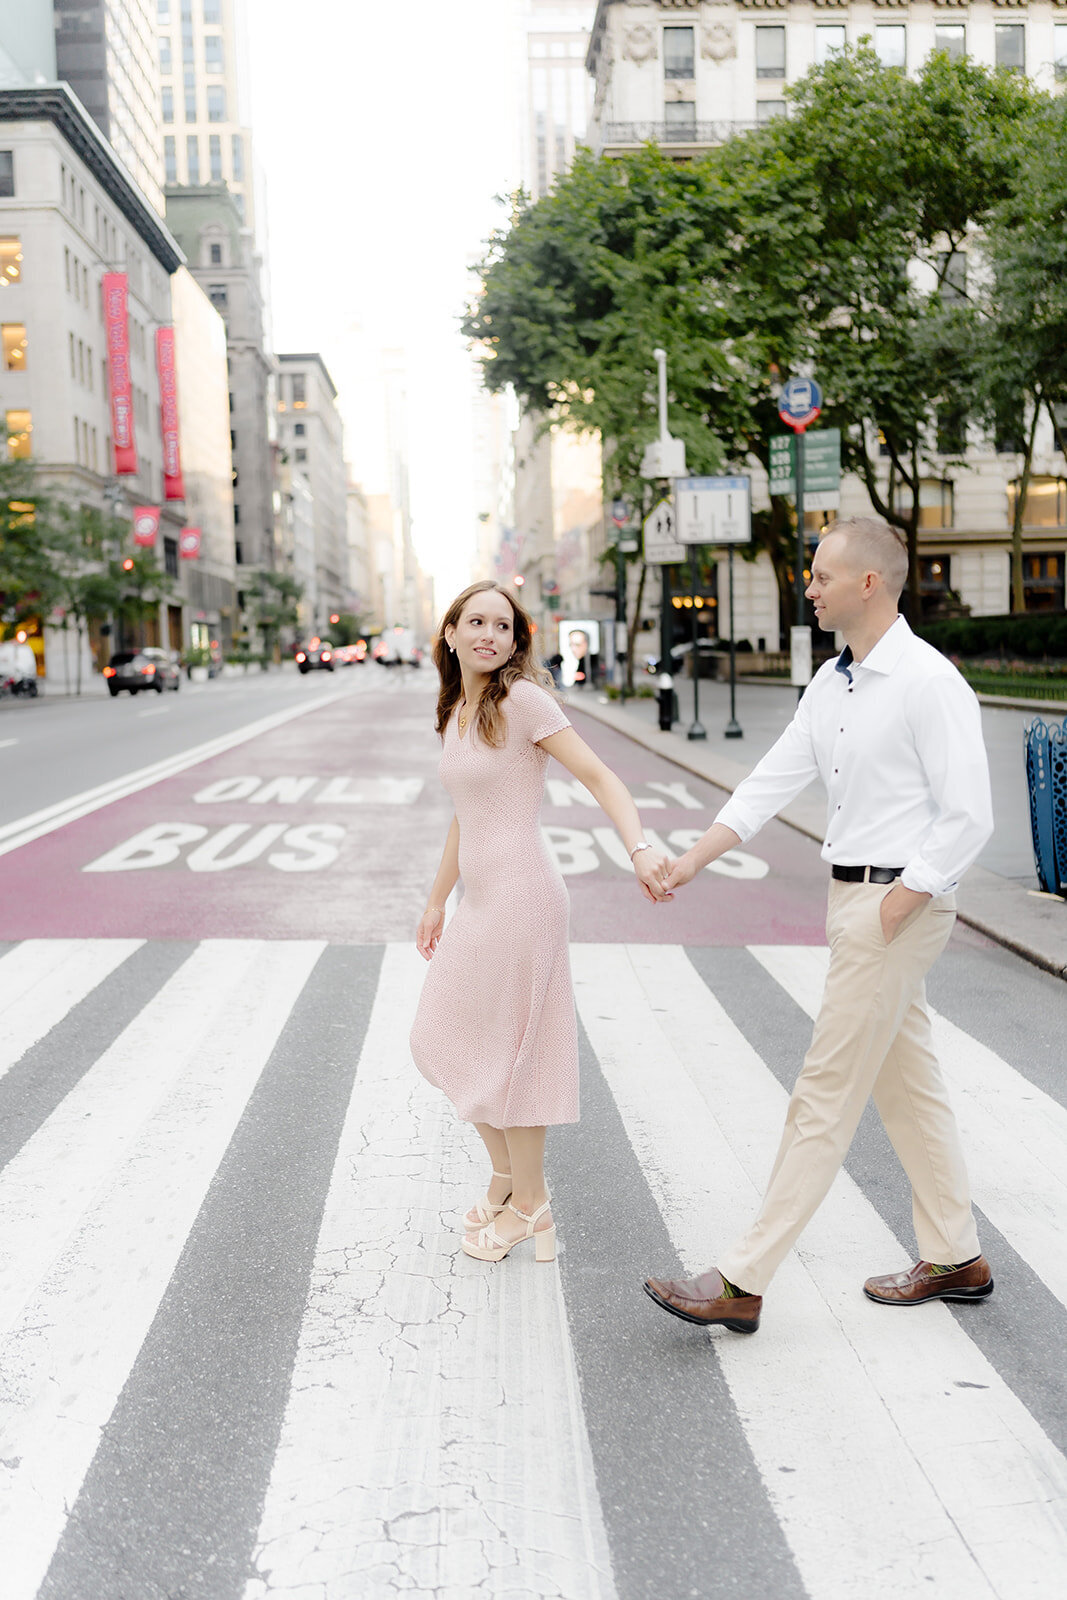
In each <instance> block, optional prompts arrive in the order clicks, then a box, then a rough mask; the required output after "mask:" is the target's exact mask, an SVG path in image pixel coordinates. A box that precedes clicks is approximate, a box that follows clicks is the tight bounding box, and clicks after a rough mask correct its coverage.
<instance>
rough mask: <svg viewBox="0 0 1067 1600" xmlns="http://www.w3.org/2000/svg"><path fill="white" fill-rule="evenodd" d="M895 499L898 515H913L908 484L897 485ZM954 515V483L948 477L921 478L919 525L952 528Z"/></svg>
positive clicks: (894, 507)
mask: <svg viewBox="0 0 1067 1600" xmlns="http://www.w3.org/2000/svg"><path fill="white" fill-rule="evenodd" d="M893 501H894V506H893V509H894V510H895V511H896V514H897V516H901V517H908V516H910V515H911V509H912V498H911V490H910V489H909V488H908V487H907V485H906V484H898V485H897V490H896V493H895V494H894V496H893ZM953 516H954V507H953V500H952V484H951V483H950V482H949V480H948V479H947V478H922V479H920V481H919V527H920V528H951V527H952V525H953Z"/></svg>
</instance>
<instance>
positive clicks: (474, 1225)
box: [463, 1167, 511, 1233]
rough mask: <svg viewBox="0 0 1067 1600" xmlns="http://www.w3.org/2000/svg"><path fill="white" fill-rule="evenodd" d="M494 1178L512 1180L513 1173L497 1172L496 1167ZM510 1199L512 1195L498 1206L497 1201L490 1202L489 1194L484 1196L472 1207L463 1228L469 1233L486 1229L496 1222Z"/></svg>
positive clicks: (464, 1219) (507, 1196) (465, 1218)
mask: <svg viewBox="0 0 1067 1600" xmlns="http://www.w3.org/2000/svg"><path fill="white" fill-rule="evenodd" d="M493 1177H494V1178H510V1177H511V1173H510V1172H497V1170H496V1168H495V1167H494V1168H493ZM510 1199H511V1195H510V1194H507V1195H505V1196H504V1198H503V1200H501V1202H500V1204H499V1205H497V1203H496V1201H495V1200H490V1198H489V1194H488V1192H486V1193H485V1194H483V1196H482V1198H481V1199H480V1200H478V1201H476V1202H475V1204H474V1205H472V1206H471V1208H470V1210H469V1211H468V1212H467V1214H466V1216H465V1217H464V1218H463V1227H464V1229H465V1231H466V1232H467V1233H474V1232H476V1230H477V1229H479V1228H484V1227H486V1225H487V1224H488V1223H490V1222H492V1221H494V1219H495V1218H496V1217H499V1215H500V1213H501V1212H502V1211H503V1209H504V1207H505V1206H506V1205H507V1203H508V1201H509V1200H510ZM472 1217H473V1218H474V1221H473V1222H472V1221H471V1218H472Z"/></svg>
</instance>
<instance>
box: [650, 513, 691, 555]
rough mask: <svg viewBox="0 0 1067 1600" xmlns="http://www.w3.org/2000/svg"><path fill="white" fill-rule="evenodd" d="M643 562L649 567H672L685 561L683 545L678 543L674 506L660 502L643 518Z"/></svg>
mask: <svg viewBox="0 0 1067 1600" xmlns="http://www.w3.org/2000/svg"><path fill="white" fill-rule="evenodd" d="M644 529H645V560H646V561H647V562H648V563H649V565H651V566H657V565H658V566H663V567H672V566H674V565H676V563H677V562H679V561H684V560H685V559H686V551H685V545H684V544H679V543H678V538H677V531H678V530H677V528H676V526H675V521H674V506H673V505H672V504H671V502H670V501H669V500H661V501H660V503H659V505H658V506H656V507H655V509H654V510H653V511H650V512H649V514H648V516H647V517H646V518H645V524H644Z"/></svg>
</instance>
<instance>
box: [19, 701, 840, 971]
mask: <svg viewBox="0 0 1067 1600" xmlns="http://www.w3.org/2000/svg"><path fill="white" fill-rule="evenodd" d="M431 710H432V707H431V702H430V700H429V697H428V696H427V694H426V693H425V691H424V688H423V686H422V685H420V686H419V687H418V688H417V689H416V688H415V687H414V686H413V687H412V688H411V689H410V690H409V691H405V692H399V693H398V692H396V691H395V690H393V691H391V692H385V691H383V692H382V693H380V694H379V693H372V694H368V695H365V696H364V695H361V696H359V697H358V698H352V699H348V698H346V699H344V700H340V701H337V702H335V703H333V704H331V705H327V706H324V707H322V708H321V709H319V710H316V711H313V712H309V713H308V714H307V715H305V716H302V717H300V718H298V719H296V720H294V721H291V722H287V723H285V724H284V725H283V726H281V727H278V728H275V729H273V730H271V731H269V732H266V733H264V734H262V735H260V736H259V737H256V738H254V739H251V740H249V741H248V742H246V743H244V744H241V745H240V746H238V747H236V748H234V749H231V750H228V751H226V752H224V753H223V754H220V755H217V756H214V757H213V758H211V759H209V760H206V761H203V762H200V763H199V764H197V765H196V766H193V767H190V768H188V769H186V770H185V771H183V772H180V773H178V774H177V775H176V776H173V777H170V778H167V779H165V780H163V781H161V782H158V783H155V784H153V785H151V786H150V787H147V788H144V789H141V790H140V791H139V792H137V793H135V794H131V795H128V796H127V797H126V798H124V799H120V800H117V801H115V802H113V803H111V804H108V805H106V806H104V807H102V808H101V809H100V810H97V811H94V812H92V813H90V814H89V815H87V816H82V817H80V818H78V819H76V820H74V821H72V822H70V823H69V824H67V825H65V826H63V827H61V828H59V829H57V830H56V831H54V832H52V833H48V834H45V835H44V836H43V837H41V838H38V839H35V840H33V841H32V842H30V843H27V844H24V845H22V846H20V847H19V848H17V849H14V850H10V851H9V853H7V854H6V855H0V893H2V895H3V901H2V903H3V906H4V917H3V929H2V937H4V938H6V939H25V938H59V937H62V938H119V937H122V938H148V939H207V938H227V939H233V938H255V939H261V938H274V939H283V938H320V939H324V940H328V941H331V942H334V943H358V944H374V943H383V942H389V941H395V940H405V939H408V938H411V936H412V933H413V929H414V925H415V922H416V920H417V918H418V915H419V912H420V911H421V909H422V906H423V904H424V903H425V898H426V894H427V891H428V889H429V885H430V883H431V881H432V878H433V875H434V872H435V870H436V866H437V861H438V858H439V855H440V851H441V846H442V844H443V841H444V836H445V832H446V830H447V827H448V822H449V818H450V816H451V807H450V804H449V801H448V797H447V795H446V794H445V793H444V791H443V790H442V789H441V787H440V784H439V782H438V779H437V761H438V752H439V745H438V742H437V739H436V737H435V735H434V733H433V729H432V720H431ZM576 724H577V725H578V727H579V731H580V732H581V733H582V735H583V737H585V738H587V739H588V741H589V743H590V744H591V745H592V746H593V747H594V749H596V750H597V751H598V752H599V753H600V754H601V755H602V756H603V757H604V759H605V760H606V761H608V763H609V764H610V765H611V766H613V767H614V768H615V770H616V771H617V772H618V773H619V775H620V776H621V777H622V778H623V780H624V782H626V783H627V785H628V786H629V788H630V789H631V792H632V793H633V794H634V796H635V798H636V799H637V801H638V805H639V807H640V810H641V815H642V820H643V822H644V823H645V829H646V836H647V837H648V839H649V841H650V843H652V844H654V845H657V846H659V845H662V846H663V847H664V848H666V849H667V850H669V851H671V852H672V853H675V854H676V853H679V852H680V851H681V850H684V849H685V848H686V847H687V846H688V845H689V844H690V843H691V842H692V841H693V839H694V838H696V837H698V836H699V834H700V833H701V832H702V831H703V829H704V828H705V827H706V826H707V824H708V822H709V820H710V818H711V816H712V815H713V814H714V812H715V810H716V809H717V808H718V807H719V806H720V805H721V804H722V802H723V798H724V797H723V793H722V791H721V790H717V789H715V788H713V787H712V786H711V785H709V784H707V783H704V782H702V781H701V780H699V779H696V778H692V777H690V776H689V775H688V774H686V773H684V772H682V771H680V770H679V769H678V768H677V767H675V766H672V765H671V763H669V762H667V761H665V760H663V759H662V758H660V757H657V756H655V755H653V754H650V753H649V752H648V751H646V750H644V749H642V748H641V747H640V746H638V745H636V744H634V743H633V742H632V741H630V740H628V739H626V738H624V737H623V736H621V735H619V734H617V733H615V732H614V731H613V730H610V729H607V728H604V727H602V726H601V725H599V724H597V723H595V722H594V721H593V720H592V719H589V718H583V717H581V716H580V715H579V716H577V717H576ZM544 827H545V838H546V840H547V843H548V845H549V848H550V849H551V850H552V851H553V852H554V854H555V856H556V859H557V861H558V862H559V865H560V868H561V870H562V871H563V873H564V875H565V877H566V880H567V885H568V889H569V891H570V895H571V906H572V914H571V933H572V938H573V939H575V940H577V941H581V942H633V943H642V942H644V943H665V944H675V943H677V944H708V945H716V944H723V945H738V944H750V943H792V944H796V943H801V944H809V943H819V942H821V941H822V939H823V928H822V922H823V901H824V896H825V883H826V868H825V866H824V865H823V864H822V863H821V862H820V860H819V857H818V849H817V847H816V846H815V845H814V844H813V843H812V842H811V841H810V840H807V839H805V838H803V837H802V836H801V835H800V834H798V833H796V832H795V831H793V830H792V829H789V828H787V827H785V826H784V825H782V824H778V823H775V824H772V825H771V826H769V827H768V828H767V829H765V830H764V832H763V833H762V834H761V835H760V836H759V838H758V839H756V840H754V841H752V843H751V846H750V847H749V848H747V849H745V850H742V851H737V852H734V853H732V854H731V855H730V856H728V857H725V858H724V859H723V860H722V861H721V862H719V863H716V864H715V866H714V868H713V869H709V870H708V871H707V872H705V873H703V874H701V877H700V880H699V881H698V882H697V883H694V884H693V885H692V886H691V887H689V888H688V889H686V890H685V891H683V892H681V893H680V894H679V895H678V897H677V899H676V900H675V901H674V902H673V903H671V904H667V905H658V906H653V905H649V904H648V903H647V902H645V901H644V900H643V899H642V897H641V896H640V895H639V893H638V892H637V889H636V887H635V885H634V881H633V876H632V873H631V871H630V868H629V863H628V861H627V859H626V855H625V852H624V850H623V849H622V845H621V842H620V841H619V840H618V838H617V836H616V835H615V833H614V830H613V829H612V828H611V826H610V824H609V823H608V821H607V818H606V817H605V816H604V815H603V814H602V813H601V812H600V811H599V809H598V808H597V807H596V806H595V805H593V804H592V801H591V797H590V796H589V795H588V794H587V793H586V791H584V790H583V789H582V788H581V786H580V785H579V784H577V783H575V782H574V781H573V779H571V777H570V775H569V774H568V773H566V772H565V771H563V770H562V769H561V768H559V767H558V766H557V765H556V764H555V763H553V764H552V766H551V767H550V769H549V775H548V784H547V793H546V804H545V810H544ZM501 936H502V937H505V938H506V929H502V930H501Z"/></svg>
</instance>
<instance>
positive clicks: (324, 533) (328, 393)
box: [278, 352, 348, 632]
mask: <svg viewBox="0 0 1067 1600" xmlns="http://www.w3.org/2000/svg"><path fill="white" fill-rule="evenodd" d="M278 367H279V373H278V441H279V444H280V445H281V448H282V451H283V453H284V454H285V455H286V456H287V457H288V460H289V463H290V465H291V466H292V469H293V473H294V478H295V477H300V478H303V479H304V480H305V481H306V483H307V486H308V489H309V491H310V495H311V512H312V520H313V526H314V546H315V606H316V610H315V614H314V616H313V623H314V627H315V629H316V630H318V631H319V632H323V631H324V630H325V629H326V627H327V625H328V622H329V618H330V614H331V612H334V611H343V610H344V608H345V603H346V599H347V595H348V508H347V493H348V491H347V481H346V479H347V472H346V468H345V449H344V430H343V428H342V425H341V415H340V412H339V411H338V409H337V390H336V388H335V387H334V382H333V379H332V378H331V377H330V374H329V372H328V370H327V367H326V363H325V362H324V361H323V359H322V357H321V355H319V354H318V353H317V352H311V353H309V354H300V355H298V354H289V353H282V354H280V355H279V356H278Z"/></svg>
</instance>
